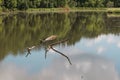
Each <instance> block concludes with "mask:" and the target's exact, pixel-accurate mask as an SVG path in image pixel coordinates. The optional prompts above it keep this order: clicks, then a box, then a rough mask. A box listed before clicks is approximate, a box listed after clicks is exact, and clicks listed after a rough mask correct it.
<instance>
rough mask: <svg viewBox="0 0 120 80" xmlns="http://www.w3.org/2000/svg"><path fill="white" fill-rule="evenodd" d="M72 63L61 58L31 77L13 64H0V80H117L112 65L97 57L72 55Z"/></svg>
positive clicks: (117, 77)
mask: <svg viewBox="0 0 120 80" xmlns="http://www.w3.org/2000/svg"><path fill="white" fill-rule="evenodd" d="M63 62H64V64H63ZM72 63H73V65H72V66H71V65H70V64H69V63H68V62H67V61H66V60H64V59H63V58H62V57H61V58H59V59H56V60H54V61H53V63H52V64H51V65H50V66H47V67H46V68H44V69H43V70H42V71H41V72H38V73H36V74H33V75H30V74H29V73H28V72H27V71H26V70H25V69H23V68H20V67H18V66H15V65H13V64H3V63H0V80H119V76H118V74H117V72H116V70H115V66H114V64H113V63H111V62H110V61H108V60H107V59H104V58H102V57H100V56H98V55H91V54H79V55H74V56H72Z"/></svg>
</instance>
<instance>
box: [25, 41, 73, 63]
mask: <svg viewBox="0 0 120 80" xmlns="http://www.w3.org/2000/svg"><path fill="white" fill-rule="evenodd" d="M65 41H68V39H65V40H61V41H58V42H54V43H51V44H50V45H48V48H45V59H46V57H47V52H48V51H49V49H52V50H53V51H55V52H57V53H59V54H60V55H62V56H64V57H65V58H67V60H68V62H69V63H70V64H71V65H72V63H71V61H70V59H69V57H68V56H66V55H65V54H64V53H62V52H60V51H58V50H56V49H54V48H53V46H54V45H57V44H60V43H64V42H65ZM33 48H35V47H32V48H27V52H28V53H27V54H26V57H27V56H28V55H30V54H31V53H30V51H31V50H32V49H33Z"/></svg>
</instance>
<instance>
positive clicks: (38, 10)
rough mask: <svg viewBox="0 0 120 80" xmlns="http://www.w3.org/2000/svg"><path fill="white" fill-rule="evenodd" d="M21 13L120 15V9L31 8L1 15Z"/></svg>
mask: <svg viewBox="0 0 120 80" xmlns="http://www.w3.org/2000/svg"><path fill="white" fill-rule="evenodd" d="M19 12H23V13H24V12H25V13H50V12H52V13H55V12H58V13H69V12H108V13H120V8H84V7H83V8H36V9H35V8H30V9H28V10H26V11H20V10H14V11H9V10H8V11H5V12H2V11H0V14H16V13H19Z"/></svg>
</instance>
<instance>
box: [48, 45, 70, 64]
mask: <svg viewBox="0 0 120 80" xmlns="http://www.w3.org/2000/svg"><path fill="white" fill-rule="evenodd" d="M49 47H50V48H51V49H52V50H53V51H55V52H57V53H59V54H61V55H62V56H64V57H65V58H67V60H68V62H69V63H70V64H71V65H72V63H71V61H70V59H69V57H68V56H66V55H65V54H63V53H62V52H59V51H57V50H56V49H54V48H53V47H52V46H49Z"/></svg>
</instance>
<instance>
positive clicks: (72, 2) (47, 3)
mask: <svg viewBox="0 0 120 80" xmlns="http://www.w3.org/2000/svg"><path fill="white" fill-rule="evenodd" d="M0 5H1V7H2V8H3V9H4V8H5V9H12V10H13V9H20V10H26V9H28V8H61V7H120V0H0Z"/></svg>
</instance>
